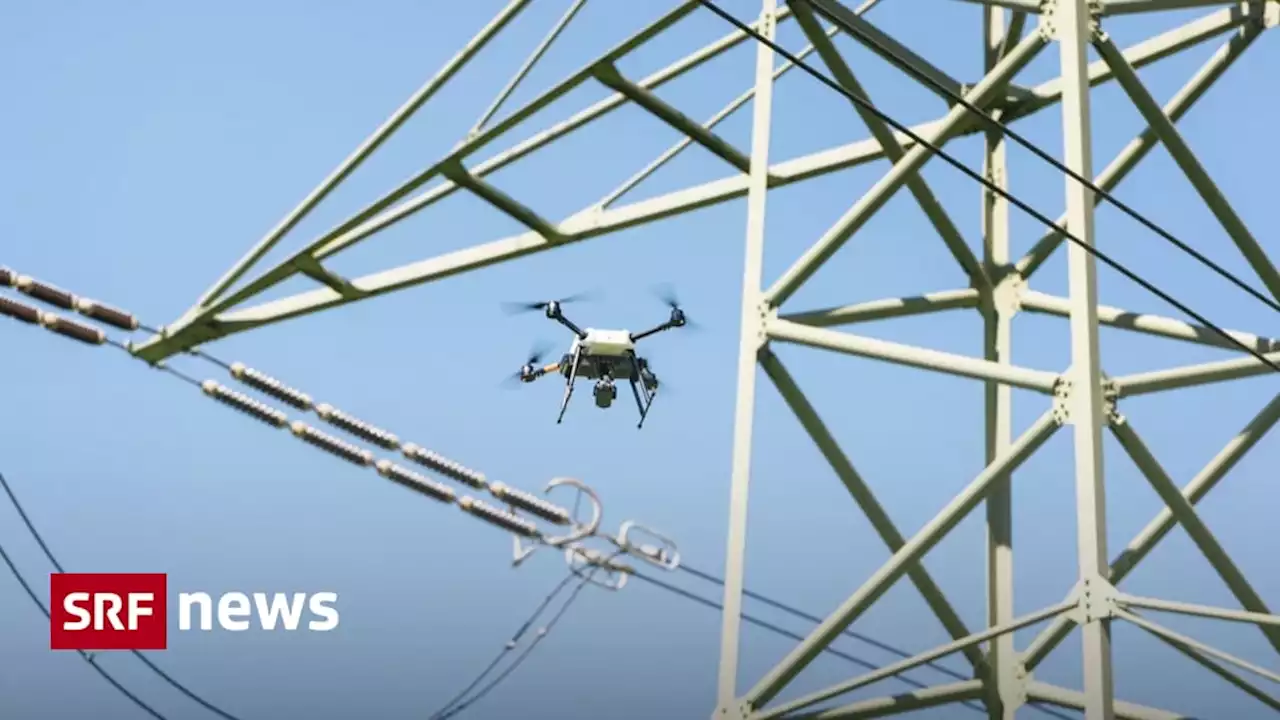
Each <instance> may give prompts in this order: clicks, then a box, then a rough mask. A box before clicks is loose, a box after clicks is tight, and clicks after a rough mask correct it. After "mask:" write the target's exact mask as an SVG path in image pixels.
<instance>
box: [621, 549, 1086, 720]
mask: <svg viewBox="0 0 1280 720" xmlns="http://www.w3.org/2000/svg"><path fill="white" fill-rule="evenodd" d="M681 568H683V569H685V570H687V571H688V572H689V573H690V574H692V575H694V576H695V577H700V578H702V579H704V580H708V581H710V582H714V583H717V584H720V585H723V584H724V580H723V579H720V578H717V577H716V576H714V575H711V574H710V573H704V572H701V571H698V570H693V569H691V568H686V567H685V566H684V565H681ZM631 574H632V575H633V576H634V577H637V578H640V579H641V580H644V581H645V582H647V583H649V584H651V585H653V586H654V587H656V588H658V589H660V590H666V591H667V592H669V593H672V594H674V595H678V596H680V597H683V598H685V599H686V600H692V601H693V602H696V603H698V604H699V605H703V606H705V607H709V608H711V609H712V610H716V611H719V612H723V611H724V605H723V604H721V603H718V602H716V601H715V600H711V599H709V598H705V597H702V596H701V595H698V594H697V593H693V592H690V591H688V590H685V589H684V588H681V587H677V586H675V585H672V584H671V583H669V582H666V581H663V580H659V579H657V578H654V577H650V576H649V575H646V574H644V573H641V572H640V571H638V570H636V571H633V572H632V573H631ZM743 595H746V596H748V597H751V598H754V599H756V600H759V601H760V602H763V603H765V604H767V605H771V606H773V607H775V608H777V609H779V610H783V611H785V612H787V613H790V614H792V615H795V616H797V617H801V618H804V619H806V620H811V621H812V622H814V623H818V622H821V618H818V617H816V616H814V615H811V614H809V613H806V612H804V611H802V610H797V609H795V608H792V607H789V606H787V605H784V604H782V603H779V602H778V601H776V600H771V599H769V598H767V597H765V596H763V595H760V594H758V593H753V592H750V591H747V590H744V591H743ZM740 617H741V618H742V619H743V620H744V621H746V622H747V623H748V624H750V625H755V626H756V627H758V628H761V629H763V630H767V631H769V632H771V633H774V634H775V635H779V636H781V637H785V638H788V639H790V640H794V641H796V642H803V641H804V639H805V638H804V636H802V635H800V634H799V633H794V632H792V631H790V630H787V629H786V628H784V627H781V626H779V625H775V624H773V623H771V622H769V621H767V620H761V619H760V618H758V617H755V616H753V615H750V614H748V613H745V612H744V613H742V614H741V616H740ZM841 635H846V636H849V637H852V638H855V639H857V640H861V641H863V642H865V643H868V644H870V645H873V646H875V647H878V648H881V649H883V650H886V651H888V652H891V653H893V654H894V655H898V656H899V657H903V658H907V657H911V656H910V655H908V654H907V653H905V652H903V651H902V650H899V649H897V648H894V647H892V646H890V645H886V644H884V643H881V642H879V641H877V640H873V639H871V638H868V637H866V636H864V635H859V634H857V633H852V632H849V631H847V630H846V631H844V632H842V633H841ZM822 652H824V653H827V654H829V655H831V656H833V657H837V658H840V659H841V660H844V661H846V662H849V663H851V664H853V665H857V666H859V667H861V668H863V669H866V670H869V671H871V672H875V671H876V670H880V669H881V667H880V666H879V665H876V664H875V663H872V662H869V661H867V660H863V659H862V658H860V657H857V656H856V655H852V654H850V653H846V652H843V651H841V650H837V649H835V648H833V647H830V646H828V647H824V648H822ZM921 667H929V668H932V669H934V670H937V671H938V672H941V673H943V674H944V675H948V676H950V677H952V678H958V679H961V680H969V679H970V678H967V677H965V676H964V675H961V674H960V673H958V672H956V671H954V670H951V669H949V668H946V667H943V666H941V665H938V664H937V663H934V662H927V663H922V664H921ZM886 679H887V678H886ZM893 679H895V680H898V681H899V682H903V683H906V684H907V685H910V686H912V687H914V688H916V689H918V690H922V689H925V688H928V687H929V685H927V684H925V683H922V682H920V681H919V680H915V679H914V678H911V677H909V676H908V675H906V673H898V674H896V675H894V676H893ZM960 704H961V705H962V706H964V707H966V708H968V709H970V710H973V711H974V712H980V713H984V714H985V713H986V712H987V711H986V709H985V708H984V707H982V706H980V705H979V704H977V703H974V702H972V701H965V702H962V703H960ZM1027 705H1028V706H1029V707H1031V708H1034V709H1035V710H1039V711H1040V712H1042V713H1044V714H1046V715H1049V716H1051V717H1055V718H1060V719H1061V720H1071V716H1069V715H1066V714H1064V713H1060V712H1058V711H1057V710H1054V709H1053V708H1050V707H1048V706H1046V705H1044V704H1042V703H1040V702H1039V701H1031V702H1028V703H1027Z"/></svg>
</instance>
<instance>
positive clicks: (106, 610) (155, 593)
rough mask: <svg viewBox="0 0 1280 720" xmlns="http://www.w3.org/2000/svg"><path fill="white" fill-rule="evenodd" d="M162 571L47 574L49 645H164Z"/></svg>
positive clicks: (97, 647)
mask: <svg viewBox="0 0 1280 720" xmlns="http://www.w3.org/2000/svg"><path fill="white" fill-rule="evenodd" d="M168 584H169V583H168V575H166V574H165V573H53V574H51V575H49V597H50V608H49V610H50V614H51V616H52V617H50V619H49V620H50V622H49V648H50V649H52V650H164V649H165V647H166V644H167V642H168V628H169V622H168V612H167V610H168V607H167V606H168V595H167V594H166V593H167V591H168Z"/></svg>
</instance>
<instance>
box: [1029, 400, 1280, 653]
mask: <svg viewBox="0 0 1280 720" xmlns="http://www.w3.org/2000/svg"><path fill="white" fill-rule="evenodd" d="M1277 422H1280V394H1277V395H1276V396H1275V397H1274V398H1272V400H1271V402H1269V403H1267V406H1266V407H1264V408H1263V409H1262V411H1261V412H1259V413H1258V414H1257V415H1256V416H1255V417H1254V418H1253V420H1251V421H1250V422H1249V424H1248V425H1246V426H1245V427H1244V429H1242V430H1241V431H1240V432H1239V433H1238V434H1237V435H1236V437H1234V438H1232V440H1231V441H1230V442H1229V443H1227V445H1226V446H1225V447H1224V448H1223V449H1222V451H1221V452H1219V453H1218V454H1217V456H1215V457H1214V458H1213V459H1212V460H1210V461H1209V462H1208V464H1206V465H1205V466H1204V468H1203V469H1202V470H1201V471H1200V472H1199V473H1197V474H1196V476H1195V477H1194V478H1192V480H1191V482H1189V483H1187V486H1186V487H1185V488H1183V490H1182V492H1181V495H1182V497H1183V498H1185V499H1186V500H1187V502H1188V503H1190V504H1191V505H1193V506H1194V505H1195V504H1196V503H1198V502H1200V501H1201V500H1202V499H1204V496H1205V495H1207V494H1208V493H1209V491H1211V490H1213V488H1214V487H1216V486H1217V484H1218V483H1219V482H1220V481H1221V480H1222V478H1223V477H1225V476H1226V474H1227V473H1228V472H1230V471H1231V469H1232V468H1233V467H1235V466H1236V463H1238V462H1240V459H1241V458H1243V457H1244V455H1245V453H1247V452H1249V450H1251V449H1252V448H1253V447H1254V446H1255V445H1257V444H1258V442H1259V441H1261V440H1262V438H1263V436H1265V435H1266V434H1267V432H1268V431H1269V430H1271V428H1272V427H1274V426H1275V424H1276V423H1277ZM1176 525H1177V520H1176V519H1175V518H1174V515H1173V511H1172V510H1170V509H1169V508H1168V507H1166V508H1164V509H1163V510H1161V511H1160V512H1159V513H1158V514H1157V515H1156V517H1155V518H1154V519H1152V521H1151V522H1150V523H1148V524H1147V526H1146V527H1145V528H1143V530H1142V532H1140V533H1139V534H1138V535H1137V537H1135V538H1134V539H1133V540H1132V541H1131V542H1130V543H1129V545H1128V547H1126V548H1125V549H1124V551H1123V552H1121V553H1120V554H1119V555H1118V556H1117V557H1116V558H1115V559H1114V560H1112V561H1111V567H1110V571H1109V572H1108V573H1107V579H1108V581H1110V582H1111V584H1112V585H1119V584H1120V582H1121V581H1122V580H1124V578H1125V577H1127V576H1128V575H1129V573H1131V572H1133V570H1134V569H1135V568H1137V566H1138V564H1139V563H1141V562H1142V561H1143V560H1144V559H1145V558H1146V557H1147V556H1148V555H1150V554H1151V551H1152V550H1154V549H1155V548H1156V546H1157V545H1159V544H1160V541H1161V540H1163V539H1164V538H1165V536H1166V535H1168V534H1169V532H1170V531H1171V530H1173V528H1174V527H1175V526H1176ZM1071 627H1072V623H1071V621H1070V620H1065V619H1061V618H1060V619H1058V620H1055V621H1054V622H1053V623H1052V624H1051V625H1050V626H1049V627H1047V628H1045V629H1044V630H1043V631H1042V632H1041V633H1040V634H1039V635H1038V636H1036V638H1035V639H1034V640H1032V641H1031V643H1030V644H1029V645H1028V646H1027V649H1026V651H1025V653H1024V654H1023V661H1024V663H1025V664H1026V668H1027V671H1028V672H1030V671H1031V670H1033V669H1035V667H1036V666H1037V665H1039V664H1040V663H1041V662H1043V661H1044V659H1045V658H1046V657H1048V655H1049V653H1051V652H1053V649H1054V648H1056V647H1057V646H1058V645H1059V644H1060V643H1061V642H1062V641H1063V640H1065V639H1066V638H1067V635H1069V634H1070V633H1071Z"/></svg>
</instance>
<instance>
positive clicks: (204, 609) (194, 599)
mask: <svg viewBox="0 0 1280 720" xmlns="http://www.w3.org/2000/svg"><path fill="white" fill-rule="evenodd" d="M192 605H199V606H200V629H201V630H206V631H207V630H212V629H213V598H211V597H209V593H202V592H198V593H179V594H178V629H179V630H190V629H191V606H192Z"/></svg>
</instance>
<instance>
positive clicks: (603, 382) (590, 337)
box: [514, 294, 689, 429]
mask: <svg viewBox="0 0 1280 720" xmlns="http://www.w3.org/2000/svg"><path fill="white" fill-rule="evenodd" d="M581 298H582V296H573V297H568V298H562V299H560V300H548V301H545V302H536V303H524V304H519V305H515V306H514V309H515V310H517V311H531V310H542V311H543V312H544V313H545V314H546V316H547V317H548V318H550V319H552V320H555V321H556V322H558V323H560V324H561V325H563V326H565V327H566V328H568V329H569V331H570V332H572V333H573V335H574V338H573V344H572V345H571V346H570V347H569V351H568V352H566V353H565V354H564V355H562V356H561V357H560V359H559V360H558V361H556V362H553V363H551V364H549V365H542V366H539V365H538V363H539V361H540V360H541V359H542V353H537V352H535V353H533V355H532V357H530V358H529V360H528V361H527V362H526V363H525V364H524V366H523V367H521V368H520V371H519V372H518V373H516V376H515V378H516V379H518V380H519V381H520V382H523V383H531V382H533V381H535V380H537V379H539V378H541V377H543V376H545V375H550V374H552V373H559V374H560V375H562V376H564V378H565V388H564V398H563V399H562V400H561V401H560V415H559V416H558V417H557V418H556V424H560V423H561V422H562V421H563V420H564V413H565V410H566V409H568V407H569V399H570V398H572V397H573V386H574V383H575V382H576V381H577V380H578V379H586V380H594V381H595V386H594V387H593V388H592V395H593V396H594V397H595V402H596V407H598V408H601V409H604V408H608V407H610V406H611V405H613V401H614V400H615V399H617V397H618V388H617V386H616V385H615V384H614V382H615V381H616V380H619V379H626V380H627V382H628V383H630V385H631V394H632V395H633V396H634V397H635V400H636V408H637V409H638V410H639V411H640V422H639V423H638V424H637V425H636V428H637V429H639V428H641V427H644V420H645V418H646V417H648V415H649V408H650V406H652V405H653V399H654V398H655V397H656V396H657V394H658V376H657V375H655V374H654V373H653V370H652V369H651V368H650V367H649V361H648V360H646V359H645V358H643V357H640V356H639V355H638V354H636V343H638V342H639V341H640V340H643V339H644V338H647V337H649V336H651V335H656V334H658V333H660V332H663V331H666V330H670V329H672V328H678V327H685V326H686V325H688V324H689V321H688V319H687V318H686V317H685V314H684V310H681V309H680V305H679V303H678V302H677V301H676V300H675V298H674V297H673V296H671V295H670V294H668V295H667V296H666V297H664V298H663V300H664V302H665V303H666V304H667V306H668V307H669V308H670V309H671V315H670V317H668V318H667V320H666V321H665V322H663V323H661V324H659V325H656V326H654V327H652V328H649V329H648V330H645V331H643V332H636V333H633V332H628V331H627V330H601V329H597V328H586V329H583V328H580V327H578V326H577V325H575V324H574V323H573V322H572V321H570V320H569V319H568V318H566V317H565V316H564V311H563V310H562V309H561V307H562V306H563V305H565V304H566V303H569V302H572V301H574V300H578V299H581Z"/></svg>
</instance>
